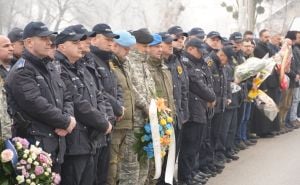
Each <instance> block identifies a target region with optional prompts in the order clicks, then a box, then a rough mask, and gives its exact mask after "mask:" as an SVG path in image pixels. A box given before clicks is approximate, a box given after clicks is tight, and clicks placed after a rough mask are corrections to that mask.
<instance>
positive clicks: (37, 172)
mask: <svg viewBox="0 0 300 185" xmlns="http://www.w3.org/2000/svg"><path fill="white" fill-rule="evenodd" d="M34 173H35V175H36V176H38V175H41V174H43V173H44V168H43V167H42V166H36V167H35V169H34Z"/></svg>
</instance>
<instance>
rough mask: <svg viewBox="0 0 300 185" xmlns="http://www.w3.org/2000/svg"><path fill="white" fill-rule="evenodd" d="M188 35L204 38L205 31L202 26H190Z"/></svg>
mask: <svg viewBox="0 0 300 185" xmlns="http://www.w3.org/2000/svg"><path fill="white" fill-rule="evenodd" d="M188 34H189V36H196V37H198V38H201V39H204V37H205V32H204V30H203V29H202V28H198V27H196V28H192V29H191V30H190V31H189V33H188Z"/></svg>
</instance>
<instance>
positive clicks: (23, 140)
mask: <svg viewBox="0 0 300 185" xmlns="http://www.w3.org/2000/svg"><path fill="white" fill-rule="evenodd" d="M12 140H13V141H14V142H15V143H17V142H19V143H21V145H22V147H23V148H24V149H28V148H29V142H28V141H27V139H23V138H20V137H14V138H13V139H12Z"/></svg>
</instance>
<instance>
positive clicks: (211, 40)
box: [204, 31, 223, 57]
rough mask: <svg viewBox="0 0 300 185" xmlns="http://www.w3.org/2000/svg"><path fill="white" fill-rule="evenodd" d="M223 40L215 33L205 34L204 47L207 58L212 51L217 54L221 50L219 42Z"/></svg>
mask: <svg viewBox="0 0 300 185" xmlns="http://www.w3.org/2000/svg"><path fill="white" fill-rule="evenodd" d="M222 40H223V38H222V37H221V35H220V33H219V32H217V31H211V32H209V33H208V34H207V36H206V39H205V44H204V45H205V47H206V51H207V55H206V56H205V57H207V56H208V55H209V54H210V53H211V52H212V51H214V52H217V51H218V50H219V49H220V48H221V41H222Z"/></svg>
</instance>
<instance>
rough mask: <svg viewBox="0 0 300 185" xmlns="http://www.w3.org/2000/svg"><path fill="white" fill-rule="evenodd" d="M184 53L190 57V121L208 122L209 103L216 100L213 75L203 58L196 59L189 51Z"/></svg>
mask: <svg viewBox="0 0 300 185" xmlns="http://www.w3.org/2000/svg"><path fill="white" fill-rule="evenodd" d="M184 55H185V56H186V57H187V58H188V59H189V62H188V63H187V71H188V76H189V113H190V117H189V121H192V122H196V123H202V124H206V123H207V121H208V117H207V116H208V115H207V103H208V102H213V101H215V100H216V95H215V93H214V91H213V87H212V86H213V79H212V75H211V72H210V70H209V68H208V66H207V63H206V62H205V61H204V59H203V58H201V59H196V58H194V57H193V56H192V55H190V54H188V53H185V54H184Z"/></svg>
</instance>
